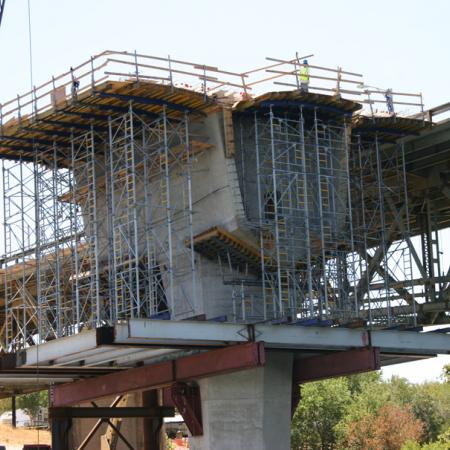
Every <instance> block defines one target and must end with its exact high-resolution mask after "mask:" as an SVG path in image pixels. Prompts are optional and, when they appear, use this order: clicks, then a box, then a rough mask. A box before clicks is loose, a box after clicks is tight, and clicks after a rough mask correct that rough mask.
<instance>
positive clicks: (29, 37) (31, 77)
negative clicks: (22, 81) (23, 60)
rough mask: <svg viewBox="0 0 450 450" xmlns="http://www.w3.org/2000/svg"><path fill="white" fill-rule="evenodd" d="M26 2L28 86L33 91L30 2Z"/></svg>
mask: <svg viewBox="0 0 450 450" xmlns="http://www.w3.org/2000/svg"><path fill="white" fill-rule="evenodd" d="M27 1H28V48H29V59H30V86H31V91H33V48H32V42H33V41H32V36H31V7H30V0H27Z"/></svg>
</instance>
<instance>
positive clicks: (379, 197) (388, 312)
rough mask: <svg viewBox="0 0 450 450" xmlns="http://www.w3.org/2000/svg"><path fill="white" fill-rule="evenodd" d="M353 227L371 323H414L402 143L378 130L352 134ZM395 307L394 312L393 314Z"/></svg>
mask: <svg viewBox="0 0 450 450" xmlns="http://www.w3.org/2000/svg"><path fill="white" fill-rule="evenodd" d="M352 153H353V167H352V170H353V171H354V174H355V179H356V180H357V182H356V188H357V189H356V190H355V198H354V203H355V206H356V207H359V208H358V210H359V211H360V213H359V214H357V215H355V219H356V221H355V229H356V230H355V231H356V233H357V234H358V235H360V236H361V237H362V239H361V240H360V243H359V244H360V245H359V246H358V247H357V251H358V254H359V256H360V257H361V260H360V263H361V264H360V267H359V271H360V279H359V281H358V283H357V286H356V292H355V295H357V296H358V298H359V301H360V307H361V309H362V310H363V311H364V317H365V318H366V319H368V321H369V323H371V324H374V325H377V324H388V325H392V324H395V323H406V324H411V325H414V324H415V322H416V310H415V307H416V300H415V297H414V295H415V294H414V288H413V257H412V251H414V249H413V245H412V244H411V241H410V238H411V230H410V217H409V211H410V207H409V203H408V188H407V180H406V171H405V155H404V148H403V143H402V142H400V143H398V144H395V145H393V146H389V147H386V146H384V145H383V142H382V141H380V139H379V138H378V135H377V134H375V135H373V136H370V137H368V136H360V135H355V136H354V145H353V148H352ZM394 310H395V314H394Z"/></svg>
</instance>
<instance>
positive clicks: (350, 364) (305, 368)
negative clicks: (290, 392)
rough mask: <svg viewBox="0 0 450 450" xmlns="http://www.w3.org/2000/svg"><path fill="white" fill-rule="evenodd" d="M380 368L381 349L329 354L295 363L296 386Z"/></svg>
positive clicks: (370, 348) (294, 376)
mask: <svg viewBox="0 0 450 450" xmlns="http://www.w3.org/2000/svg"><path fill="white" fill-rule="evenodd" d="M379 368H380V349H379V348H375V347H367V348H363V349H355V350H348V351H344V352H335V353H328V354H326V355H320V356H313V357H312V358H305V359H298V360H296V361H295V362H294V368H293V379H294V385H295V384H301V383H306V382H308V381H316V380H323V379H325V378H333V377H341V376H345V375H353V374H356V373H361V372H369V371H371V370H378V369H379Z"/></svg>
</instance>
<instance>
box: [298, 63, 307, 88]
mask: <svg viewBox="0 0 450 450" xmlns="http://www.w3.org/2000/svg"><path fill="white" fill-rule="evenodd" d="M299 77H300V91H301V92H308V86H309V65H308V60H307V59H304V60H303V64H302V67H300V70H299Z"/></svg>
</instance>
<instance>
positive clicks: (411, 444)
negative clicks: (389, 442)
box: [402, 429, 450, 450]
mask: <svg viewBox="0 0 450 450" xmlns="http://www.w3.org/2000/svg"><path fill="white" fill-rule="evenodd" d="M449 448H450V429H448V430H447V431H446V432H445V433H442V434H441V435H440V436H439V437H438V439H437V441H436V442H431V443H428V444H424V445H422V446H421V445H420V444H419V443H418V442H416V441H408V442H406V443H405V445H404V446H403V447H402V450H448V449H449Z"/></svg>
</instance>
